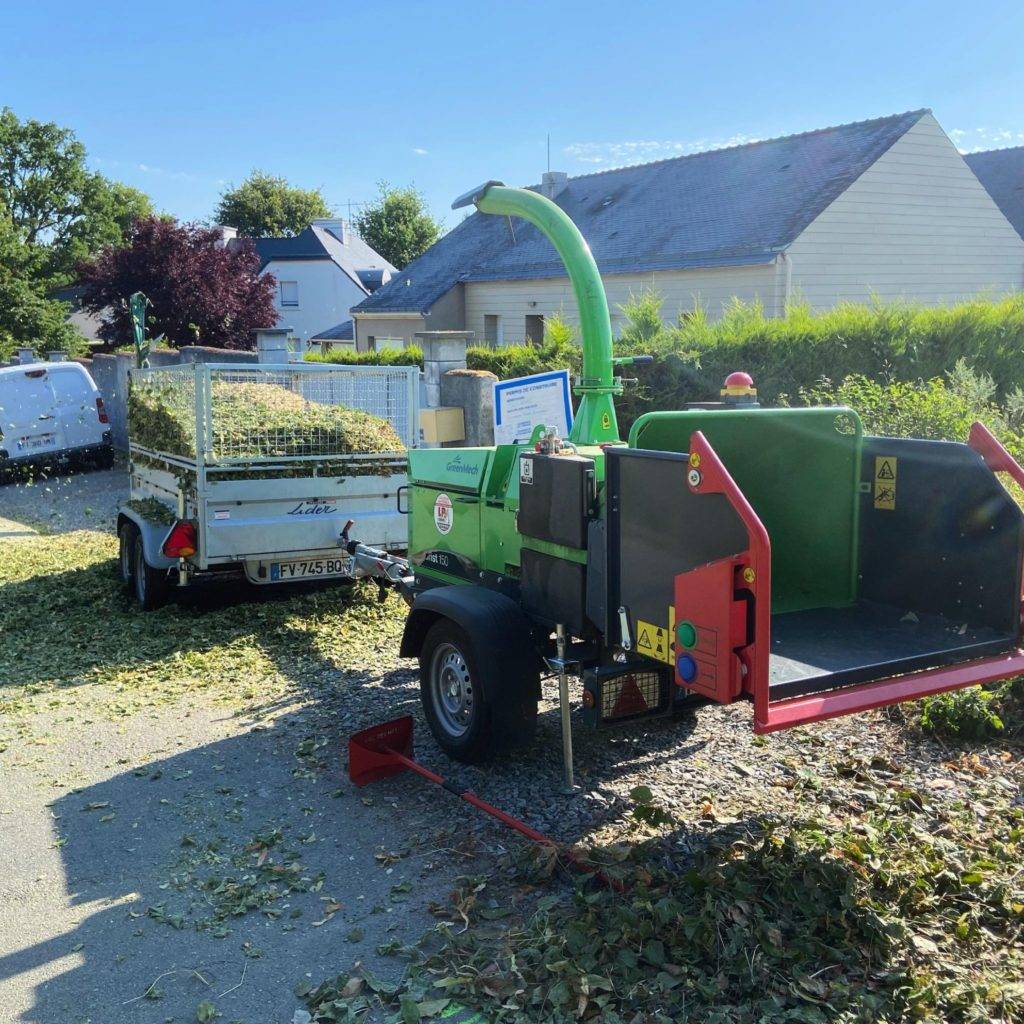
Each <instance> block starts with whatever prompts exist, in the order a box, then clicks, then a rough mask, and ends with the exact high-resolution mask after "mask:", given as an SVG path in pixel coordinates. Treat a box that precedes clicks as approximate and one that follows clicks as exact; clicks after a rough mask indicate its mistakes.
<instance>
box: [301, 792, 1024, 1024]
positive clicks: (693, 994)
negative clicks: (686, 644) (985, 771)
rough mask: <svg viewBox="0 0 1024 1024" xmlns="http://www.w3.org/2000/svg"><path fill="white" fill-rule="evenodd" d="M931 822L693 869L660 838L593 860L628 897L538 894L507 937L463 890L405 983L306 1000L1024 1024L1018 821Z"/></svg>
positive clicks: (740, 844) (344, 1009)
mask: <svg viewBox="0 0 1024 1024" xmlns="http://www.w3.org/2000/svg"><path fill="white" fill-rule="evenodd" d="M927 807H928V805H927V803H926V802H925V801H923V799H922V798H921V797H920V795H919V794H907V793H902V792H899V791H890V792H889V793H888V795H887V796H886V797H885V798H884V799H883V801H882V804H881V805H880V806H879V807H878V808H877V809H876V810H874V811H872V812H871V813H869V814H866V815H864V816H863V817H861V818H859V819H855V820H852V821H850V822H848V823H847V824H845V825H843V826H841V827H838V828H837V827H835V826H834V825H830V824H829V823H827V822H825V821H806V822H799V823H795V824H791V825H780V824H773V823H760V824H757V825H755V826H754V827H751V828H748V829H747V830H746V831H745V833H744V834H741V835H737V834H736V833H735V832H734V831H733V832H729V831H722V832H720V833H719V834H718V835H717V836H715V837H714V838H713V839H712V840H711V842H710V844H709V846H708V847H706V848H705V849H704V850H703V852H700V853H698V854H697V855H696V856H693V855H688V854H687V855H684V854H683V853H682V852H681V850H680V846H679V845H678V844H675V843H673V842H672V837H671V836H670V837H668V838H663V839H659V840H652V841H650V842H647V843H643V844H637V845H633V846H621V847H615V848H607V849H605V850H603V851H595V853H594V855H593V856H594V857H595V859H600V860H602V861H604V862H605V863H606V864H607V865H608V869H609V870H615V871H618V872H619V873H620V874H621V875H622V876H623V877H624V878H626V879H628V880H629V882H630V886H631V887H630V889H629V891H628V892H626V893H625V894H617V893H615V892H613V891H611V890H610V889H607V888H580V889H577V890H576V891H574V892H573V893H571V894H563V893H557V892H556V893H553V894H550V895H545V896H543V897H542V898H540V899H539V901H534V904H533V909H532V911H531V912H529V913H527V914H526V915H525V916H524V917H522V918H521V919H519V920H516V921H514V922H513V923H512V924H511V925H508V924H505V923H504V922H502V921H501V920H498V921H495V916H496V915H495V914H494V913H493V910H492V909H491V907H492V904H491V902H490V901H489V900H488V899H487V893H486V890H485V889H484V887H483V883H482V882H481V881H480V880H471V881H470V882H468V883H467V884H466V885H464V886H463V887H462V888H461V889H460V890H459V891H457V892H456V893H455V894H453V905H454V906H455V907H456V908H457V909H458V911H459V912H460V914H466V915H467V916H468V918H469V921H470V926H469V927H467V928H463V927H449V926H447V925H444V926H441V928H440V932H441V935H442V943H441V946H440V948H439V949H437V950H436V952H434V953H432V954H430V955H428V956H427V957H426V958H425V959H424V960H423V961H422V962H420V963H417V964H416V965H414V966H413V967H412V968H411V969H410V971H409V972H408V973H407V975H406V978H405V979H404V981H403V982H402V984H401V985H400V986H398V987H397V988H394V989H389V988H387V987H384V986H381V985H379V983H376V982H374V981H373V979H371V978H368V977H367V976H365V975H364V974H361V973H360V972H358V971H357V972H356V973H355V974H354V975H352V974H342V975H339V976H338V977H337V978H334V979H331V980H329V981H326V982H324V983H323V984H321V985H320V986H318V987H316V988H313V989H312V990H310V991H307V992H305V999H306V1001H307V1005H308V1006H309V1009H310V1011H311V1012H312V1014H313V1020H314V1021H343V1020H351V1019H355V1017H354V1016H349V1015H348V1014H349V1013H350V1012H351V1013H356V1012H359V1010H360V1009H362V1008H363V1007H366V1006H368V1005H370V1004H372V1003H374V1002H378V1003H383V1004H384V1005H386V1006H387V1007H389V1008H397V1009H398V1010H399V1011H400V1013H401V1014H402V1017H401V1019H403V1020H411V1019H420V1017H419V1016H416V1015H415V1014H419V1015H421V1016H428V1017H429V1016H433V1015H436V1014H439V1013H443V1012H444V1010H445V1009H446V1008H448V1007H449V1006H450V1005H451V1004H452V1003H457V1004H460V1005H462V1006H467V1007H470V1008H472V1009H474V1010H479V1011H480V1012H482V1013H483V1015H484V1016H485V1018H486V1019H487V1020H489V1021H491V1022H495V1024H497V1022H501V1021H523V1020H529V1021H531V1022H538V1024H542V1022H549V1024H560V1022H566V1021H569V1020H580V1019H582V1020H594V1021H607V1022H618V1024H625V1022H644V1024H647V1022H651V1024H653V1022H666V1024H667V1022H669V1021H682V1020H686V1021H700V1022H708V1024H712V1022H713V1024H761V1022H777V1021H801V1022H812V1024H825V1022H829V1024H832V1022H844V1024H853V1022H865V1024H866V1022H868V1021H871V1022H878V1021H886V1022H888V1021H892V1022H896V1021H907V1020H942V1021H946V1022H954V1021H956V1022H979V1024H980V1022H983V1021H984V1022H988V1021H993V1020H1000V1021H1004V1020H1005V1021H1009V1020H1021V1019H1024V985H1022V984H1021V981H1020V979H1021V977H1022V970H1024V947H1022V944H1021V932H1022V928H1024V878H1022V875H1021V871H1020V863H1021V858H1022V857H1024V812H1022V811H1021V810H1020V809H1019V808H1018V809H1010V808H1008V807H1006V806H1005V804H1004V805H1002V806H1000V807H999V808H994V807H990V808H986V809H985V813H984V814H976V813H974V812H973V810H968V809H966V808H963V807H961V808H958V809H953V810H948V811H940V810H935V809H932V808H928V809H926V808H927ZM915 808H916V810H915ZM514 902H516V903H520V904H521V902H522V901H521V899H520V900H516V901H514Z"/></svg>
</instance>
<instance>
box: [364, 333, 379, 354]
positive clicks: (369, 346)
mask: <svg viewBox="0 0 1024 1024" xmlns="http://www.w3.org/2000/svg"><path fill="white" fill-rule="evenodd" d="M366 351H367V352H376V351H377V339H376V338H375V337H374V336H373V335H372V334H368V335H367V336H366Z"/></svg>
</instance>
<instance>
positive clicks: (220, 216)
mask: <svg viewBox="0 0 1024 1024" xmlns="http://www.w3.org/2000/svg"><path fill="white" fill-rule="evenodd" d="M331 212H332V211H331V208H330V206H328V205H327V200H326V199H324V196H323V193H322V192H321V191H320V189H318V188H311V189H306V188H295V187H294V186H292V185H289V184H288V182H287V180H285V179H284V178H280V177H276V176H274V175H272V174H267V173H266V172H265V171H257V170H254V171H252V173H251V174H250V175H249V177H248V178H246V179H245V181H243V182H242V184H241V185H237V186H234V185H233V186H232V187H231V188H229V189H228V190H227V191H226V192H224V194H223V195H222V196H221V197H220V202H219V203H218V204H217V209H216V211H215V212H214V217H215V218H216V220H217V222H218V223H219V224H229V225H230V226H231V227H234V228H238V231H239V233H240V234H243V235H247V236H248V237H249V238H261V237H266V236H275V237H277V236H281V235H297V234H298V233H299V232H300V231H302V230H303V229H304V228H307V227H308V226H309V223H310V221H312V220H315V219H316V218H318V217H330V216H331Z"/></svg>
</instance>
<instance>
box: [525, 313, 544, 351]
mask: <svg viewBox="0 0 1024 1024" xmlns="http://www.w3.org/2000/svg"><path fill="white" fill-rule="evenodd" d="M543 340H544V314H543V313H527V314H526V341H527V343H528V344H530V345H539V344H540V343H541V342H542V341H543Z"/></svg>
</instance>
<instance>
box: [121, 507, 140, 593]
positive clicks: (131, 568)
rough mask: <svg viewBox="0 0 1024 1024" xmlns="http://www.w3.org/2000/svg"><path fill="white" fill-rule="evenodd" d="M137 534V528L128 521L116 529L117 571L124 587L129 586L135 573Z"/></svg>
mask: <svg viewBox="0 0 1024 1024" xmlns="http://www.w3.org/2000/svg"><path fill="white" fill-rule="evenodd" d="M138 532H139V528H138V527H137V526H136V525H135V524H134V523H133V522H132V521H131V520H130V519H126V520H125V521H124V522H123V523H121V525H120V526H119V527H118V528H117V571H118V573H119V574H120V576H121V582H122V583H123V584H124V585H125V586H126V587H130V586H131V584H132V575H133V573H134V572H135V538H136V536H137V535H138Z"/></svg>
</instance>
